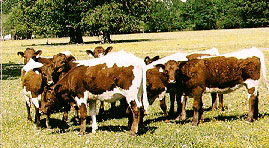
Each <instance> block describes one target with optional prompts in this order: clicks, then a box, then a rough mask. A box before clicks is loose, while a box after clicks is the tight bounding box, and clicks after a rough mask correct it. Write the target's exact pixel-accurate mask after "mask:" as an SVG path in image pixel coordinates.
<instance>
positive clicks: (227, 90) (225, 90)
mask: <svg viewBox="0 0 269 148" xmlns="http://www.w3.org/2000/svg"><path fill="white" fill-rule="evenodd" d="M242 86H243V84H239V85H236V86H234V87H227V88H223V89H220V88H208V87H207V88H206V91H205V93H221V94H227V93H230V92H233V91H235V90H237V89H239V88H241V87H242Z"/></svg>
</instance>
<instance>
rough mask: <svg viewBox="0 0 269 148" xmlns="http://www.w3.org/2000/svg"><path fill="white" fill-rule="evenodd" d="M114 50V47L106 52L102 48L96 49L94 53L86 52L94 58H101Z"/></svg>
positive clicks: (108, 48)
mask: <svg viewBox="0 0 269 148" xmlns="http://www.w3.org/2000/svg"><path fill="white" fill-rule="evenodd" d="M112 49H113V47H112V46H109V47H107V49H106V50H105V49H104V48H103V47H102V46H98V47H95V49H94V51H91V50H86V53H87V54H88V55H90V54H91V55H92V56H93V57H94V58H99V57H103V56H105V55H107V54H108V53H109V52H111V51H112Z"/></svg>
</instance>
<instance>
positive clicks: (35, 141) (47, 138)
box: [1, 28, 269, 147]
mask: <svg viewBox="0 0 269 148" xmlns="http://www.w3.org/2000/svg"><path fill="white" fill-rule="evenodd" d="M268 36H269V28H257V29H233V30H211V31H189V32H172V33H148V34H129V35H114V36H112V40H114V42H113V43H111V44H104V45H102V46H104V47H107V46H113V47H114V49H113V51H118V50H122V49H124V50H126V51H128V52H132V53H134V54H135V55H137V56H139V57H141V58H144V57H145V56H146V55H149V56H154V55H160V56H161V57H163V56H166V55H170V54H172V53H175V52H177V51H180V52H189V51H196V50H203V49H209V48H212V47H216V48H218V49H219V51H220V53H227V52H231V51H236V50H238V49H243V48H250V47H252V46H256V47H258V48H260V49H261V50H262V51H263V53H264V54H265V62H266V67H267V79H269V76H268V75H269V71H268V69H269V38H268ZM68 40H69V39H68V38H60V39H56V38H50V39H49V40H48V41H49V45H46V41H47V40H46V39H35V40H22V41H13V40H11V41H4V42H2V51H1V52H2V58H1V61H2V64H3V65H2V72H3V75H2V81H1V126H2V128H1V144H2V145H1V146H2V147H269V102H268V98H269V95H268V93H267V92H266V89H265V87H264V84H263V83H261V84H260V86H259V91H260V93H259V94H260V96H259V98H260V99H259V113H260V114H259V119H258V121H255V122H253V123H248V122H246V121H245V118H246V116H247V112H248V99H247V92H246V89H245V88H242V89H240V90H237V91H235V92H233V93H230V94H227V95H224V104H225V107H226V110H225V111H224V112H221V111H219V110H214V111H212V110H210V106H211V98H210V96H209V95H208V94H205V95H204V97H203V103H204V108H205V113H204V116H205V120H204V123H202V124H200V125H199V126H197V127H194V126H192V125H191V120H192V114H193V111H192V101H193V99H189V100H188V103H187V120H186V121H184V122H177V121H175V120H169V121H165V120H164V118H163V114H162V111H161V109H160V108H159V102H158V100H156V101H155V102H154V104H153V105H152V106H150V107H149V112H148V115H147V116H146V117H145V118H144V127H143V128H142V130H141V132H140V133H139V135H138V136H135V137H133V136H130V135H129V132H128V128H127V118H125V117H122V116H118V114H119V113H118V112H117V111H115V112H111V111H110V110H109V105H108V104H106V106H105V108H106V110H107V111H106V116H105V117H104V118H100V117H99V122H98V124H99V129H98V131H97V133H96V134H91V133H90V132H91V125H90V118H88V124H87V129H86V135H84V136H82V137H79V136H78V133H79V125H77V124H75V123H74V122H73V120H72V118H73V117H74V112H71V113H70V114H69V120H68V125H64V124H62V122H61V119H62V114H63V113H57V114H53V115H52V121H51V123H52V129H45V128H42V129H41V130H38V129H36V126H35V125H34V124H33V123H32V122H29V121H27V120H26V115H27V114H26V107H25V99H24V97H23V94H22V88H21V82H20V78H19V76H20V68H21V67H22V62H23V61H22V59H21V58H20V57H19V56H17V55H16V53H17V52H18V51H23V50H25V48H26V47H33V48H35V49H37V50H38V49H42V51H43V55H44V56H51V55H53V54H56V53H58V52H61V51H65V50H70V51H71V52H72V53H73V54H74V55H75V57H76V58H77V59H79V60H81V59H88V58H89V57H88V55H86V53H85V52H84V51H85V50H86V49H93V48H94V47H96V46H99V44H95V43H98V38H95V37H85V38H84V41H85V42H86V43H85V44H80V45H76V44H68ZM167 98H169V96H168V95H167ZM167 103H168V104H169V100H168V99H167ZM32 110H34V109H33V107H32ZM32 115H34V112H33V111H32ZM41 122H42V124H43V125H44V124H45V119H44V117H43V116H42V120H41ZM63 129H64V130H63Z"/></svg>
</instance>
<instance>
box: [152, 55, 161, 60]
mask: <svg viewBox="0 0 269 148" xmlns="http://www.w3.org/2000/svg"><path fill="white" fill-rule="evenodd" d="M159 59H160V57H159V56H155V57H154V58H152V61H157V60H159Z"/></svg>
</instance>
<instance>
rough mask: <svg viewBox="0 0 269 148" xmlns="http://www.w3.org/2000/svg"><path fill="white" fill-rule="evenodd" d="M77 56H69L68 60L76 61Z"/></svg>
mask: <svg viewBox="0 0 269 148" xmlns="http://www.w3.org/2000/svg"><path fill="white" fill-rule="evenodd" d="M75 60H76V58H75V57H74V56H68V58H67V61H68V62H69V61H75Z"/></svg>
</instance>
